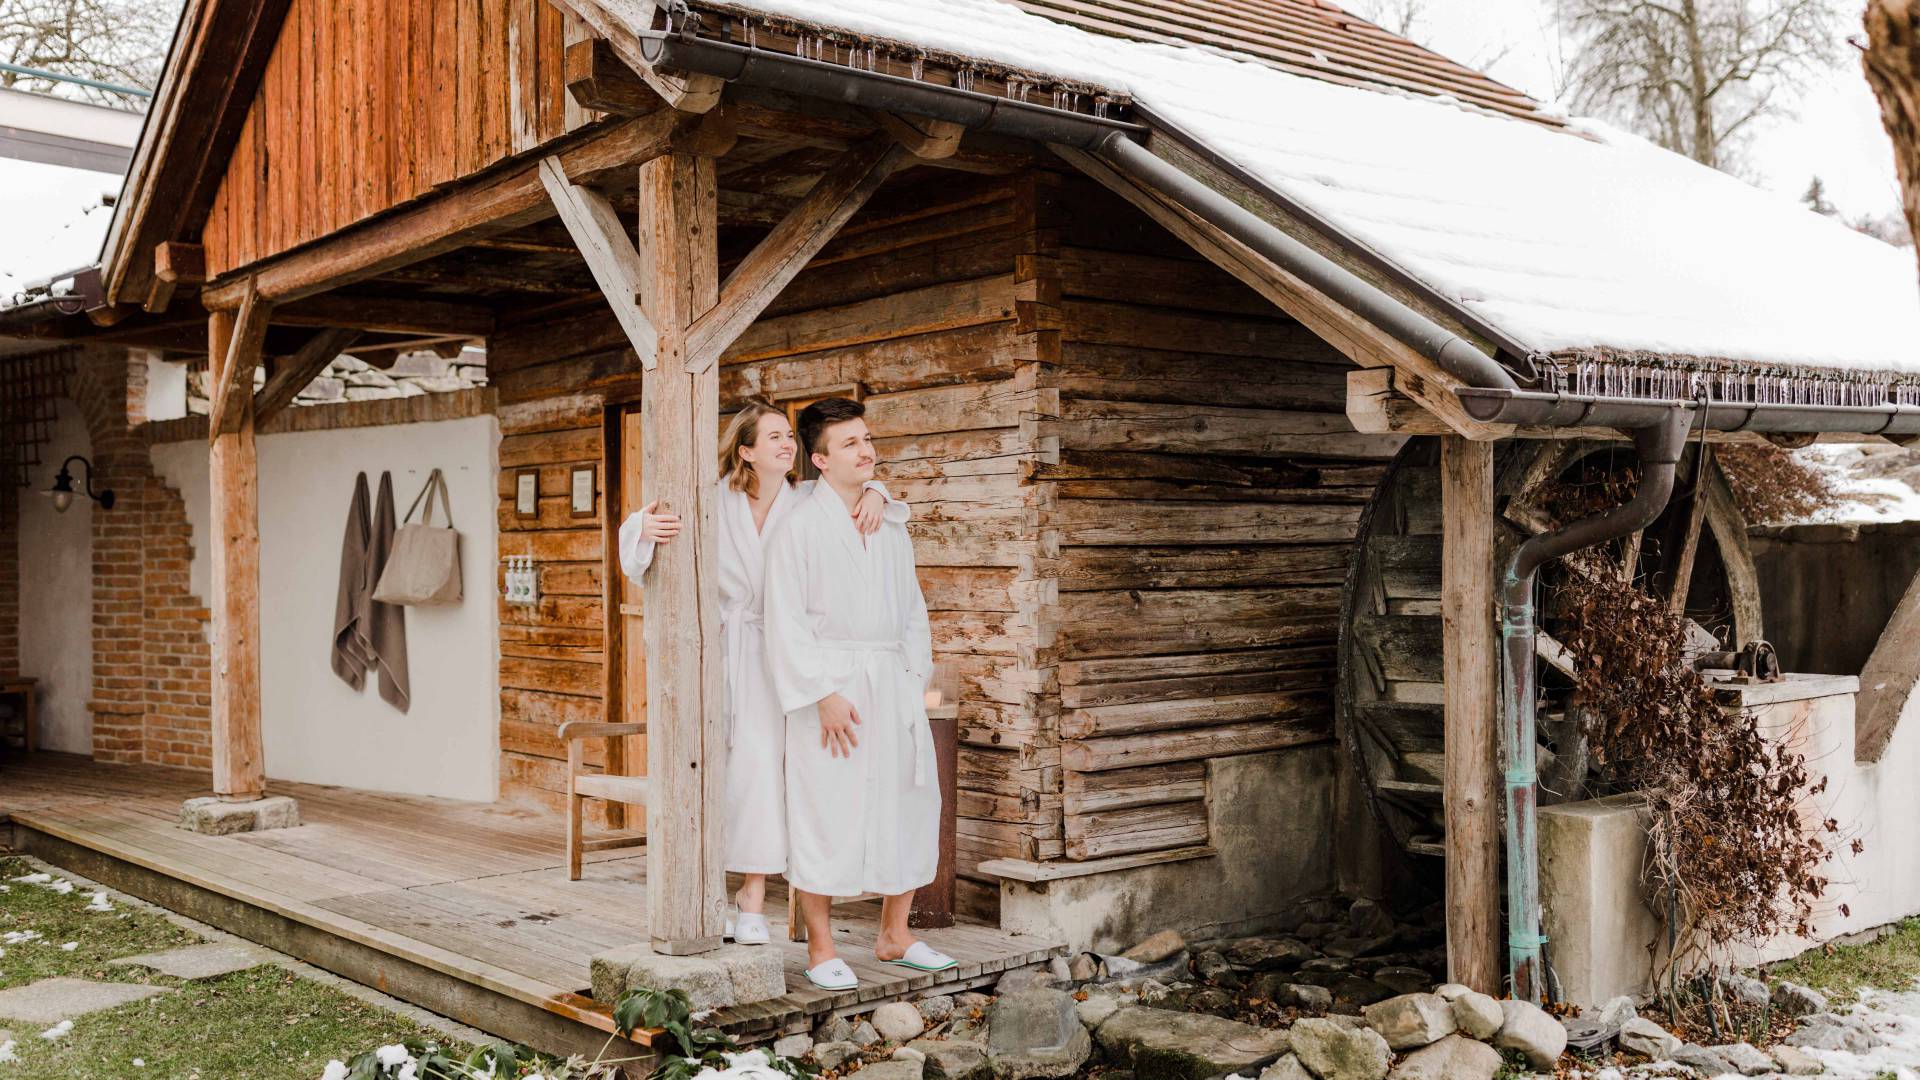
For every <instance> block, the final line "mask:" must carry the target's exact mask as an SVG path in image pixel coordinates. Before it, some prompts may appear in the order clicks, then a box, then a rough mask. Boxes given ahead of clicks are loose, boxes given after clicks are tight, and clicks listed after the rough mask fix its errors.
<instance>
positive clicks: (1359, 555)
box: [1337, 438, 1761, 857]
mask: <svg viewBox="0 0 1920 1080" xmlns="http://www.w3.org/2000/svg"><path fill="white" fill-rule="evenodd" d="M1708 457H1709V460H1708V465H1707V468H1706V470H1705V471H1704V473H1703V474H1701V479H1700V482H1699V484H1698V485H1697V486H1698V487H1699V488H1700V492H1701V495H1702V496H1703V498H1700V499H1697V500H1696V498H1695V487H1696V483H1695V475H1696V466H1697V463H1698V461H1699V448H1698V446H1697V445H1689V446H1688V448H1687V451H1686V456H1685V458H1684V459H1683V460H1682V461H1681V463H1680V469H1679V472H1678V474H1677V476H1676V477H1675V483H1674V497H1673V500H1672V502H1671V503H1669V505H1668V507H1667V509H1666V511H1665V513H1663V514H1662V515H1661V517H1660V519H1659V520H1657V521H1655V522H1654V523H1653V525H1651V526H1649V527H1648V528H1647V529H1646V530H1644V531H1643V532H1642V533H1638V534H1635V535H1634V536H1632V537H1629V538H1627V539H1625V540H1622V541H1616V542H1615V543H1616V545H1618V546H1619V550H1620V552H1621V554H1622V556H1623V561H1624V562H1625V563H1626V564H1627V565H1629V566H1631V567H1633V569H1634V572H1635V576H1636V579H1637V580H1639V581H1640V582H1641V583H1642V584H1643V585H1644V586H1645V587H1647V588H1649V589H1650V590H1652V591H1653V592H1654V593H1655V594H1656V595H1659V596H1663V597H1667V598H1669V599H1671V598H1672V597H1673V594H1674V582H1675V581H1676V580H1678V579H1680V578H1682V577H1684V578H1685V579H1686V582H1687V584H1686V587H1685V591H1684V594H1683V596H1682V597H1681V598H1680V601H1679V602H1680V604H1681V605H1682V606H1683V608H1684V610H1685V611H1686V614H1687V616H1688V617H1689V618H1690V619H1692V620H1693V621H1694V622H1696V623H1698V624H1699V625H1700V626H1701V627H1703V628H1705V629H1706V630H1707V631H1709V632H1712V633H1714V634H1715V635H1716V636H1718V637H1719V638H1720V639H1721V640H1722V641H1725V642H1728V643H1730V644H1731V645H1733V646H1736V647H1737V646H1738V645H1740V644H1743V643H1745V642H1748V641H1752V640H1755V639H1758V638H1759V637H1761V617H1760V596H1759V587H1758V582H1757V578H1756V575H1755V572H1754V565H1753V557H1752V554H1751V552H1750V551H1749V549H1748V546H1747V538H1746V537H1747V532H1746V523H1745V521H1744V520H1743V519H1742V518H1741V516H1740V512H1739V510H1738V508H1737V507H1736V506H1735V504H1734V501H1733V497H1732V493H1731V492H1730V491H1729V490H1728V488H1727V483H1726V479H1725V477H1724V476H1722V475H1721V473H1720V470H1719V469H1718V468H1716V467H1714V466H1713V464H1712V462H1711V454H1710V453H1709V455H1708ZM1636 464H1637V462H1636V458H1635V454H1634V451H1633V447H1632V445H1631V444H1629V443H1626V442H1606V441H1575V440H1561V441H1554V440H1534V439H1528V440H1512V441H1509V442H1507V443H1504V444H1502V445H1501V446H1500V447H1499V448H1498V449H1497V451H1496V453H1495V456H1494V469H1495V474H1494V508H1495V517H1496V518H1497V521H1498V527H1497V530H1496V535H1497V537H1498V540H1497V546H1498V550H1497V551H1496V553H1495V559H1496V566H1504V565H1505V560H1506V558H1507V556H1508V555H1509V554H1510V553H1511V552H1512V550H1513V548H1514V547H1515V546H1516V545H1517V544H1519V543H1520V542H1521V541H1522V540H1524V539H1525V538H1526V537H1527V536H1529V535H1533V534H1536V533H1539V532H1543V531H1546V530H1547V529H1548V528H1549V527H1550V526H1549V524H1548V522H1549V518H1548V515H1547V514H1546V512H1545V510H1544V509H1543V507H1542V505H1541V502H1542V499H1543V498H1544V497H1545V496H1546V495H1547V494H1548V493H1549V492H1550V491H1551V490H1553V489H1555V488H1557V487H1558V486H1560V485H1561V484H1564V483H1568V482H1575V483H1579V482H1588V483H1590V482H1593V481H1594V479H1595V478H1596V476H1599V477H1604V476H1606V475H1608V474H1618V473H1620V472H1624V471H1625V470H1629V469H1634V468H1635V466H1636ZM1440 543H1441V537H1440V444H1439V440H1438V439H1435V438H1415V439H1412V440H1409V442H1408V443H1407V445H1406V446H1405V447H1404V448H1403V449H1402V450H1401V452H1400V454H1399V456H1397V457H1396V458H1395V459H1394V461H1393V464H1392V466H1391V467H1390V468H1389V469H1388V471H1387V475H1386V478H1385V479H1384V480H1383V481H1381V484H1380V487H1379V489H1378V490H1377V491H1375V493H1374V497H1373V500H1372V502H1371V503H1370V504H1369V505H1368V507H1367V510H1366V513H1365V514H1364V516H1363V517H1362V518H1361V521H1360V532H1359V536H1358V538H1357V539H1356V540H1355V545H1356V546H1355V552H1354V558H1353V561H1352V564H1351V566H1350V569H1349V570H1348V574H1347V583H1346V597H1345V602H1344V612H1343V614H1344V616H1345V617H1344V618H1343V619H1342V621H1341V635H1340V679H1339V692H1338V701H1337V710H1338V719H1339V730H1340V732H1341V736H1342V742H1343V748H1344V750H1345V751H1346V753H1347V754H1348V755H1349V756H1350V757H1351V758H1352V760H1353V761H1354V762H1355V764H1356V767H1357V772H1358V773H1359V775H1360V776H1361V778H1362V779H1363V781H1364V782H1365V785H1366V789H1367V792H1368V794H1369V795H1370V797H1371V800H1372V807H1373V810H1374V816H1375V818H1376V820H1377V821H1378V822H1379V823H1380V825H1381V826H1382V827H1383V828H1384V829H1385V830H1386V831H1387V832H1388V833H1389V834H1390V835H1391V836H1392V838H1393V840H1394V842H1395V843H1396V844H1397V845H1398V846H1399V848H1400V849H1401V850H1402V851H1404V852H1406V853H1408V854H1410V855H1418V856H1435V857H1439V856H1444V854H1445V851H1446V846H1445V836H1444V830H1443V815H1442V808H1441V784H1442V782H1443V779H1444V777H1445V767H1444V763H1445V758H1444V753H1443V747H1444V740H1443V728H1444V723H1445V717H1444V711H1443V707H1442V704H1441V703H1442V700H1443V693H1442V683H1441V679H1442V656H1443V652H1444V649H1443V644H1442V641H1441V624H1440ZM1541 578H1542V581H1543V584H1544V587H1545V588H1547V589H1551V588H1552V587H1553V585H1554V583H1555V582H1556V581H1557V580H1558V574H1557V569H1556V567H1554V566H1551V565H1550V566H1548V567H1547V568H1545V569H1543V571H1542V575H1541ZM1551 630H1552V626H1551V621H1549V625H1547V626H1546V627H1543V632H1542V634H1541V648H1540V654H1541V655H1540V658H1539V659H1538V660H1537V663H1538V664H1539V673H1540V686H1541V688H1542V693H1543V695H1544V703H1543V705H1542V707H1541V709H1540V714H1539V715H1540V731H1541V744H1542V747H1543V748H1544V750H1545V753H1543V754H1542V755H1541V757H1542V759H1543V763H1542V781H1541V787H1542V789H1541V793H1540V797H1541V802H1542V803H1543V804H1551V803H1553V802H1557V801H1565V800H1566V799H1568V798H1574V797H1581V792H1582V790H1583V788H1584V783H1585V778H1586V769H1585V752H1584V745H1582V744H1581V742H1580V740H1579V738H1578V737H1577V733H1578V729H1579V723H1578V720H1579V718H1578V717H1577V716H1575V717H1571V718H1570V717H1569V716H1568V715H1567V713H1568V698H1569V696H1570V687H1571V683H1570V681H1569V680H1568V678H1567V674H1566V673H1567V671H1568V670H1570V669H1569V668H1568V667H1567V664H1568V661H1567V660H1566V659H1565V657H1564V656H1563V655H1562V654H1561V653H1560V651H1559V649H1558V646H1557V643H1556V642H1555V641H1554V639H1553V636H1552V633H1551Z"/></svg>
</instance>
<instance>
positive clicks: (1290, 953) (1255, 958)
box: [1227, 938, 1315, 971]
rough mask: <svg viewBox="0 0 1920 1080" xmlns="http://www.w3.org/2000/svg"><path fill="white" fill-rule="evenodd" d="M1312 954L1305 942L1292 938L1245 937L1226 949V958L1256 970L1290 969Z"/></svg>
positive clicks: (1303, 961)
mask: <svg viewBox="0 0 1920 1080" xmlns="http://www.w3.org/2000/svg"><path fill="white" fill-rule="evenodd" d="M1314 955H1315V954H1314V951H1313V949H1312V948H1310V947H1308V946H1307V945H1306V943H1304V942H1300V941H1295V940H1294V939H1292V938H1246V939H1244V940H1241V941H1236V942H1234V943H1233V947H1232V948H1230V949H1228V950H1227V959H1229V960H1231V961H1233V962H1234V963H1236V964H1239V965H1240V966H1241V967H1250V968H1253V969H1255V970H1257V971H1291V970H1293V969H1294V968H1297V967H1299V966H1300V965H1301V964H1303V963H1306V962H1307V961H1308V960H1311V959H1313V957H1314Z"/></svg>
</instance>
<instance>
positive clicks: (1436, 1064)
mask: <svg viewBox="0 0 1920 1080" xmlns="http://www.w3.org/2000/svg"><path fill="white" fill-rule="evenodd" d="M1499 1071H1500V1051H1498V1050H1495V1049H1494V1048H1493V1047H1491V1046H1488V1045H1487V1044H1486V1043H1483V1042H1475V1041H1473V1040H1472V1039H1469V1038H1466V1037H1464V1036H1461V1035H1449V1036H1447V1037H1446V1038H1444V1039H1441V1040H1440V1041H1439V1042H1436V1043H1434V1044H1433V1045H1432V1046H1428V1047H1425V1048H1423V1049H1420V1050H1416V1051H1414V1052H1413V1053H1411V1054H1408V1055H1407V1059H1406V1060H1405V1061H1402V1062H1401V1063H1400V1064H1399V1065H1398V1066H1396V1067H1395V1068H1394V1070H1393V1072H1391V1073H1389V1074H1388V1077H1389V1080H1493V1077H1494V1074H1495V1073H1498V1072H1499Z"/></svg>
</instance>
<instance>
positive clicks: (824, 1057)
mask: <svg viewBox="0 0 1920 1080" xmlns="http://www.w3.org/2000/svg"><path fill="white" fill-rule="evenodd" d="M859 1056H860V1048H859V1047H858V1046H855V1045H854V1044H852V1043H850V1042H824V1043H816V1044H815V1045H814V1047H813V1060H814V1061H816V1062H818V1063H819V1065H820V1067H821V1068H823V1069H837V1068H839V1067H840V1066H842V1065H845V1064H846V1063H847V1062H849V1061H852V1060H853V1059H854V1058H857V1057H859Z"/></svg>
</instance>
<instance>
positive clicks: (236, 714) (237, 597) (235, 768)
mask: <svg viewBox="0 0 1920 1080" xmlns="http://www.w3.org/2000/svg"><path fill="white" fill-rule="evenodd" d="M237 322H238V320H237V319H236V317H235V316H234V315H232V314H229V313H227V312H219V311H216V312H214V313H213V314H212V315H211V316H209V318H208V320H207V352H208V355H210V356H222V355H226V356H231V355H232V354H233V353H234V351H235V344H236V338H237V336H238V334H239V330H240V328H239V327H238V326H236V323H237ZM248 389H249V393H248V394H247V395H246V396H244V397H241V398H239V399H238V400H237V401H235V402H233V404H232V405H230V406H229V408H228V411H229V413H231V414H232V415H233V428H232V430H230V431H220V430H219V429H217V428H216V429H215V432H216V433H215V434H214V436H213V447H212V450H211V452H210V457H209V465H208V470H209V478H210V482H209V487H210V489H211V491H210V495H211V498H210V502H211V504H212V514H213V530H212V531H213V547H212V556H213V580H212V585H213V588H212V596H211V609H212V614H213V626H212V629H213V680H212V689H213V708H212V721H213V723H212V733H211V735H212V742H213V746H212V750H213V792H214V794H215V795H218V796H220V797H221V798H223V799H232V800H245V799H257V798H259V797H260V795H261V794H262V793H263V792H264V791H265V790H266V772H265V768H264V765H263V758H262V755H261V750H260V513H259V478H258V476H257V474H256V454H255V448H254V440H253V407H252V406H253V395H252V393H251V387H249V388H248Z"/></svg>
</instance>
